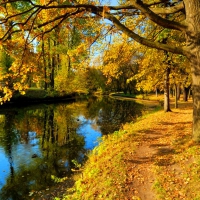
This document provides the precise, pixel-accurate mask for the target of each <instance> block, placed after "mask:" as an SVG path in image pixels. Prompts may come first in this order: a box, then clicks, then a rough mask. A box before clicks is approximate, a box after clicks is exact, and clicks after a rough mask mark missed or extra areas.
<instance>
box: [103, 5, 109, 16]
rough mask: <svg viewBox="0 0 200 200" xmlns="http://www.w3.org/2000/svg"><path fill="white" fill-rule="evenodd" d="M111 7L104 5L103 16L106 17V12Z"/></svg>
mask: <svg viewBox="0 0 200 200" xmlns="http://www.w3.org/2000/svg"><path fill="white" fill-rule="evenodd" d="M109 11H110V8H109V7H108V6H103V12H102V17H103V18H104V15H105V12H109Z"/></svg>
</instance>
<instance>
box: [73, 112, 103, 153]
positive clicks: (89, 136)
mask: <svg viewBox="0 0 200 200" xmlns="http://www.w3.org/2000/svg"><path fill="white" fill-rule="evenodd" d="M79 120H80V121H81V122H82V124H81V126H80V128H79V129H78V130H77V133H78V134H80V135H82V136H84V138H85V146H84V148H85V149H86V150H91V149H93V148H94V147H95V146H97V145H98V139H99V138H100V137H101V136H102V134H101V132H100V130H99V127H98V126H96V121H95V120H90V119H86V118H84V116H79ZM94 125H95V126H94ZM94 127H95V129H94Z"/></svg>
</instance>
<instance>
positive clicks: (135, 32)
mask: <svg viewBox="0 0 200 200" xmlns="http://www.w3.org/2000/svg"><path fill="white" fill-rule="evenodd" d="M199 9H200V2H199V1H196V0H151V1H150V0H132V1H129V0H125V1H119V3H118V5H116V6H112V5H110V4H106V3H105V2H99V1H87V0H78V1H77V0H70V1H69V0H66V1H64V0H1V1H0V10H1V14H0V24H1V26H0V41H1V45H2V46H3V48H4V50H5V52H6V53H7V54H8V55H9V56H10V57H11V58H12V59H13V60H12V63H11V66H10V67H9V69H8V71H7V73H6V75H5V76H4V77H3V78H2V79H3V80H4V82H5V83H6V85H4V86H3V87H2V90H3V93H4V94H5V95H4V97H3V98H2V100H3V101H5V100H7V99H9V98H10V97H11V95H12V90H11V89H10V88H13V89H14V90H19V91H21V92H23V90H24V89H26V88H27V84H25V83H27V82H28V81H27V80H28V79H30V75H29V74H30V72H33V71H34V72H38V71H39V70H40V67H39V65H36V60H39V59H40V58H41V55H43V57H44V59H43V61H44V62H43V65H44V66H48V67H49V66H51V67H50V71H49V72H48V73H47V71H45V72H44V74H45V75H44V74H43V76H44V78H45V79H46V78H47V76H50V77H54V76H55V75H56V73H58V71H56V69H57V70H58V69H59V58H58V57H59V56H58V54H57V52H56V51H55V49H59V48H58V47H59V45H60V43H62V39H63V38H65V39H66V37H65V36H66V35H67V34H65V33H64V32H65V31H66V30H69V32H70V34H68V35H70V40H68V44H72V43H73V45H75V46H74V47H76V48H77V49H76V52H78V53H81V57H82V58H83V57H86V55H87V53H88V52H89V51H90V47H91V45H92V44H94V43H95V42H96V41H97V40H98V39H99V38H101V37H102V36H103V35H104V34H105V33H108V32H110V33H111V32H112V33H116V32H118V33H123V34H125V35H127V36H128V37H129V38H131V39H133V40H135V41H136V42H138V43H140V44H142V45H145V46H148V47H152V48H155V49H158V50H164V51H165V52H171V53H173V54H180V55H184V56H186V57H187V58H188V59H189V61H190V64H191V73H192V82H193V87H192V92H193V99H194V114H193V119H194V127H193V133H194V138H195V139H196V140H200V134H199V133H200V116H199V113H200V104H199V101H200V92H199V91H200V82H199V80H200V79H199V78H200V75H199V74H200V56H199V52H200V44H199V35H200V30H199V22H200V13H199ZM105 19H106V20H109V21H110V23H108V24H107V21H105ZM91 27H92V29H91ZM73 30H75V32H73ZM79 30H82V31H79ZM147 30H148V31H147ZM154 30H157V31H154ZM53 32H54V33H55V35H54V36H51V41H48V42H47V43H48V45H50V46H49V48H50V49H51V51H52V53H51V54H49V56H48V55H47V54H45V52H44V51H43V54H39V53H38V52H37V51H36V47H37V45H38V43H39V44H41V43H42V41H44V39H45V38H46V39H47V38H49V37H50V36H49V34H52V33H53ZM71 33H73V34H71ZM63 34H64V35H65V36H64V35H63ZM60 35H62V37H60ZM72 35H73V37H72ZM172 36H173V37H172ZM73 38H74V39H73ZM47 40H48V39H47ZM72 41H73V42H72ZM78 41H80V42H81V43H84V45H82V46H80V47H78V46H79V43H77V42H78ZM74 42H75V43H74ZM68 49H69V48H68ZM43 50H44V49H43ZM71 50H72V51H73V47H72V46H71V48H70V51H71ZM45 55H46V59H45ZM56 55H57V56H56ZM66 56H70V59H69V57H68V67H70V66H71V65H70V64H71V63H69V61H71V60H74V61H78V60H79V62H80V63H83V62H82V58H81V57H79V58H77V55H75V56H73V55H69V54H68V51H67V53H66ZM78 56H79V55H78ZM47 58H48V59H47ZM47 61H48V62H49V61H51V64H50V62H49V63H48V65H47ZM45 70H47V69H46V68H45ZM72 71H73V72H74V70H72ZM39 74H40V73H39ZM39 76H41V75H39ZM37 77H38V74H37V76H35V77H33V79H34V80H35V81H36V82H37V80H38V78H37ZM6 80H7V81H6ZM19 80H20V81H19ZM54 84H55V83H54V81H53V79H52V78H50V85H51V87H54Z"/></svg>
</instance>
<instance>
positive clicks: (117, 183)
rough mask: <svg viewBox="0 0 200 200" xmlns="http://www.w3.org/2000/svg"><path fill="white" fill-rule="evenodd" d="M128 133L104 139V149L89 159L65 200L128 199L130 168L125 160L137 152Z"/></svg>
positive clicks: (97, 149)
mask: <svg viewBox="0 0 200 200" xmlns="http://www.w3.org/2000/svg"><path fill="white" fill-rule="evenodd" d="M129 137H130V136H128V135H127V133H126V132H125V131H124V130H121V131H117V132H115V133H114V134H112V135H108V136H105V137H103V139H102V142H101V145H100V146H98V147H96V148H95V149H94V150H93V151H92V153H91V154H90V155H89V160H88V162H87V163H86V164H85V168H84V169H83V171H82V173H81V175H79V178H78V180H77V181H76V183H75V186H74V188H72V189H70V190H69V191H68V193H71V194H69V195H67V196H65V198H64V199H70V200H73V199H81V200H88V199H90V200H92V199H108V200H109V199H124V196H125V193H126V185H125V182H126V174H127V172H126V166H125V163H124V161H123V157H124V154H125V152H126V151H130V150H131V151H133V152H134V148H135V144H134V142H132V140H129Z"/></svg>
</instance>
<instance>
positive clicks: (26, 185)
mask: <svg viewBox="0 0 200 200" xmlns="http://www.w3.org/2000/svg"><path fill="white" fill-rule="evenodd" d="M141 107H142V106H141V105H140V104H136V103H135V102H128V101H124V102H122V101H116V100H113V99H109V98H104V99H89V101H88V102H80V103H72V104H59V105H56V106H55V105H48V106H45V105H44V106H42V107H40V108H33V109H32V108H31V109H29V108H27V109H21V108H20V109H18V110H17V112H11V113H10V114H9V112H7V114H6V115H5V119H4V121H3V122H2V123H0V129H1V130H0V134H1V138H2V140H0V145H1V146H2V147H3V148H4V149H5V152H6V154H7V157H8V158H9V159H10V160H9V161H10V176H9V177H8V178H7V180H6V184H5V185H4V186H3V188H2V189H1V192H0V199H2V200H4V199H6V200H7V199H12V198H13V199H20V200H23V199H26V197H27V195H28V193H29V191H31V190H42V189H45V188H46V187H47V185H49V186H51V185H52V184H53V182H52V180H51V175H54V176H57V177H63V176H70V173H71V168H73V167H75V166H74V164H73V163H72V160H74V159H75V160H78V161H81V160H82V159H84V153H85V149H84V145H85V141H84V138H83V136H81V135H78V134H77V130H78V128H79V127H80V126H82V125H84V123H88V122H81V121H80V120H79V116H80V115H82V116H84V117H85V118H86V119H89V120H96V121H97V125H98V126H99V127H100V129H101V131H102V133H103V134H108V133H112V132H114V131H115V130H118V129H119V127H120V125H121V124H122V123H125V122H127V121H132V120H134V119H135V118H136V117H137V116H138V115H141V111H140V109H141ZM2 124H3V125H2ZM95 125H96V124H95ZM96 129H97V127H96ZM30 133H34V134H30ZM19 144H21V145H26V146H27V148H30V149H34V148H36V149H37V151H36V154H37V157H36V158H31V155H29V156H30V157H27V161H28V162H27V163H22V164H21V165H20V166H17V169H15V168H14V166H15V163H13V160H14V161H15V159H13V155H14V154H15V152H12V150H13V146H15V147H16V148H17V145H19ZM34 145H35V146H34ZM16 148H15V149H16ZM15 155H16V154H15ZM23 155H24V154H23V152H22V155H17V156H19V157H20V156H22V157H23ZM12 196H13V197H12Z"/></svg>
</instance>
